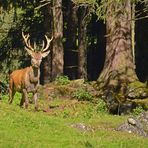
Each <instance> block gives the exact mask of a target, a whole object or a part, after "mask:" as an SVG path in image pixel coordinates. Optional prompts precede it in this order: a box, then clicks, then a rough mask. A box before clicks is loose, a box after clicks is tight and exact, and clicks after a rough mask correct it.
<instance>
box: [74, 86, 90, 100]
mask: <svg viewBox="0 0 148 148" xmlns="http://www.w3.org/2000/svg"><path fill="white" fill-rule="evenodd" d="M73 97H74V98H76V99H78V100H79V101H91V100H92V99H93V96H92V95H91V94H90V92H88V91H87V90H86V89H84V88H79V89H77V90H76V91H74V92H73Z"/></svg>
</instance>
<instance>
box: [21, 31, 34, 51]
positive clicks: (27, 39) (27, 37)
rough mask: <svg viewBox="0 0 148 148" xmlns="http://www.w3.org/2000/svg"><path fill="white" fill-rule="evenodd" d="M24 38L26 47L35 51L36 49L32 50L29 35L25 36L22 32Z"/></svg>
mask: <svg viewBox="0 0 148 148" xmlns="http://www.w3.org/2000/svg"><path fill="white" fill-rule="evenodd" d="M22 37H23V39H24V42H25V44H26V47H27V48H28V49H30V50H32V51H34V48H32V46H31V44H30V40H29V37H30V35H29V34H26V35H25V34H24V32H22Z"/></svg>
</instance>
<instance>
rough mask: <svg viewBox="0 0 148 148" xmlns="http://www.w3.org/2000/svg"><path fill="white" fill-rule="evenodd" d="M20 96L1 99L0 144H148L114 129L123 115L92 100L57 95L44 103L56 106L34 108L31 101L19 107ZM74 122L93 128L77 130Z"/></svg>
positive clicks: (125, 147) (133, 147) (120, 147)
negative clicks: (97, 105) (68, 98)
mask: <svg viewBox="0 0 148 148" xmlns="http://www.w3.org/2000/svg"><path fill="white" fill-rule="evenodd" d="M19 97H20V95H19V94H17V95H16V97H15V99H14V102H13V104H12V105H9V104H8V103H7V99H8V98H7V96H4V97H3V100H1V101H0V147H1V148H14V147H15V148H34V147H35V148H41V147H42V148H46V147H47V148H76V147H77V148H146V147H147V145H148V140H147V139H146V138H143V137H140V136H137V135H133V134H129V133H124V132H117V131H115V130H114V128H115V127H117V126H118V125H120V124H121V123H123V122H124V121H125V120H126V118H127V117H126V116H113V115H109V114H108V113H106V112H99V111H98V108H97V109H96V106H94V104H91V103H88V102H77V101H74V100H64V99H63V100H61V99H59V100H58V99H56V100H53V101H52V102H49V104H47V103H46V105H47V106H48V105H52V106H56V107H55V108H52V109H50V110H48V111H47V112H43V111H39V112H34V111H33V109H32V107H33V105H30V106H29V109H28V110H25V109H21V108H20V107H19V106H18V105H17V104H18V103H19V99H18V98H19ZM42 102H44V100H40V103H42ZM47 106H46V107H47ZM57 106H58V107H57ZM60 106H62V107H60ZM75 123H83V124H84V125H87V126H89V127H93V130H91V131H89V130H88V131H82V130H79V129H78V128H74V127H72V126H71V125H72V124H75Z"/></svg>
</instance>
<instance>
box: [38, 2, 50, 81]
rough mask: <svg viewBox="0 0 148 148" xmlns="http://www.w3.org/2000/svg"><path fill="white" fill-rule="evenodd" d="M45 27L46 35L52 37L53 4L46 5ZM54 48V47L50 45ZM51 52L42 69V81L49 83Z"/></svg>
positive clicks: (44, 60)
mask: <svg viewBox="0 0 148 148" xmlns="http://www.w3.org/2000/svg"><path fill="white" fill-rule="evenodd" d="M43 12H44V29H45V32H46V35H48V36H49V37H50V38H51V36H52V19H51V18H52V6H51V4H48V5H47V6H45V8H44V10H43ZM49 48H50V49H52V47H51V46H50V47H49ZM51 60H52V59H51V54H49V55H48V56H47V57H46V58H45V59H43V64H42V65H43V67H41V69H42V70H43V75H42V83H43V84H47V83H49V82H50V81H51Z"/></svg>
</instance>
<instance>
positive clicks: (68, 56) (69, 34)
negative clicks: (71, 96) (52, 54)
mask: <svg viewBox="0 0 148 148" xmlns="http://www.w3.org/2000/svg"><path fill="white" fill-rule="evenodd" d="M67 9H68V10H66V12H65V13H66V14H67V26H66V25H65V26H66V27H65V35H66V42H65V53H64V60H65V61H64V67H65V69H64V73H65V74H66V75H68V77H69V78H70V79H72V80H73V79H77V77H78V76H77V73H78V66H77V65H78V62H77V56H78V50H77V45H76V40H77V28H78V18H77V9H78V8H77V6H76V5H75V4H74V3H73V2H72V1H69V5H68V8H67Z"/></svg>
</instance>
